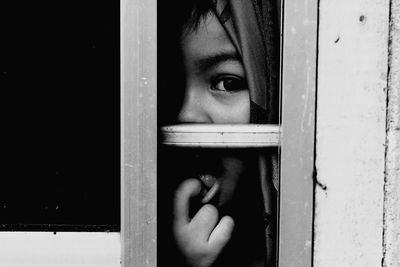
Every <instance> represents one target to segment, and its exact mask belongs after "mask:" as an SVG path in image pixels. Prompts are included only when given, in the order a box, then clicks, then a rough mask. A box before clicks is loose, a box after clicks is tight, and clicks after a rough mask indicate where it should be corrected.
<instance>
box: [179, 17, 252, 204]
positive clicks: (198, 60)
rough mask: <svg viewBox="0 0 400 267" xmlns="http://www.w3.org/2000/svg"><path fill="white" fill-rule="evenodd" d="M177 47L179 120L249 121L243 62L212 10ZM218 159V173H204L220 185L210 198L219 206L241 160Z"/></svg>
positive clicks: (226, 196)
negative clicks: (181, 87)
mask: <svg viewBox="0 0 400 267" xmlns="http://www.w3.org/2000/svg"><path fill="white" fill-rule="evenodd" d="M181 48H182V54H183V64H184V69H185V77H186V87H185V97H184V102H183V106H182V109H181V110H180V113H179V116H178V119H179V121H180V122H186V123H218V124H224V123H231V124H238V123H249V122H250V99H249V90H248V88H247V81H246V77H245V72H244V68H243V64H242V62H241V59H240V57H239V55H238V54H237V52H236V49H235V47H234V46H233V44H232V43H231V41H230V39H229V37H228V35H227V34H226V32H225V30H224V28H223V27H222V26H221V24H220V22H219V20H218V19H217V18H216V17H215V15H214V14H213V13H212V12H210V13H209V14H208V15H207V16H205V17H204V18H203V19H202V20H201V21H200V24H199V26H198V27H197V28H196V29H195V30H193V31H190V32H186V33H183V34H182V37H181ZM219 160H220V163H219V165H221V166H222V169H223V171H222V173H221V174H213V173H212V172H211V173H209V172H208V171H207V170H205V173H204V174H206V175H212V176H214V175H216V176H217V177H215V178H216V179H217V180H218V183H219V184H220V187H219V190H218V194H213V195H218V197H217V199H215V198H214V200H213V201H214V202H216V204H217V205H218V206H223V205H225V204H227V203H229V202H230V201H231V200H232V198H233V195H234V193H235V191H236V190H235V189H236V185H237V183H238V180H239V177H240V176H241V174H242V173H243V162H242V161H241V160H240V159H238V158H236V157H223V158H220V159H219ZM206 169H207V168H206ZM203 177H204V176H203ZM209 192H213V190H210V191H209ZM210 194H211V193H210ZM210 194H209V195H210ZM211 198H212V197H211Z"/></svg>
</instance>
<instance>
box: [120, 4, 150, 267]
mask: <svg viewBox="0 0 400 267" xmlns="http://www.w3.org/2000/svg"><path fill="white" fill-rule="evenodd" d="M156 41H157V40H156V0H146V1H140V0H122V1H121V135H122V136H121V163H122V166H121V177H122V182H121V184H122V189H121V190H122V194H121V195H122V199H121V201H122V218H121V232H122V266H125V267H136V266H156V264H157V260H156V221H157V218H156V203H157V199H156V174H157V173H156V159H157V120H156V119H157V117H156V107H157V103H156V102H157V101H156V93H157V90H156V89H157V84H156V78H157V77H156V73H157V72H156V71H157V68H156V62H157V61H156V57H157V53H156Z"/></svg>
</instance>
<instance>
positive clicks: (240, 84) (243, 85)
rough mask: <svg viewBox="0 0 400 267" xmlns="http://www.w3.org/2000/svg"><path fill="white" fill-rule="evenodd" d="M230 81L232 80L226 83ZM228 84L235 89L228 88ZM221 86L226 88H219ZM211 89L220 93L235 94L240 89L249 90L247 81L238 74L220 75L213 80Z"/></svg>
mask: <svg viewBox="0 0 400 267" xmlns="http://www.w3.org/2000/svg"><path fill="white" fill-rule="evenodd" d="M228 81H230V84H224V83H226V82H228ZM228 85H230V86H232V87H234V88H233V89H228V88H226V86H228ZM219 86H223V87H224V89H219V88H218V87H219ZM210 89H211V90H212V91H215V92H218V93H229V94H233V93H236V92H239V91H243V90H247V81H246V80H245V79H243V78H241V77H237V76H219V77H217V78H216V79H214V80H213V81H212V82H211V88H210Z"/></svg>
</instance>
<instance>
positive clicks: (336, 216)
mask: <svg viewBox="0 0 400 267" xmlns="http://www.w3.org/2000/svg"><path fill="white" fill-rule="evenodd" d="M389 2H390V1H386V0H351V1H348V0H336V1H329V0H320V20H319V21H320V23H319V46H318V48H319V61H318V98H317V104H318V105H317V146H316V167H317V180H318V185H317V186H316V192H315V193H316V195H315V207H316V209H315V246H314V248H315V250H314V266H316V267H318V266H323V267H327V266H381V261H382V257H383V253H382V252H383V249H382V232H383V231H382V229H383V196H384V194H383V192H384V191H383V186H384V171H385V163H384V162H385V141H386V94H387V77H388V76H387V75H388V65H387V64H388V29H389V27H388V22H389Z"/></svg>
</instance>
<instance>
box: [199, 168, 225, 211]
mask: <svg viewBox="0 0 400 267" xmlns="http://www.w3.org/2000/svg"><path fill="white" fill-rule="evenodd" d="M199 180H200V181H201V182H202V184H203V186H204V187H205V189H204V196H203V198H202V200H201V203H203V204H206V203H208V202H210V201H211V200H212V199H213V197H214V196H215V195H216V194H217V193H218V191H219V187H220V182H219V181H218V179H217V178H216V177H215V176H214V175H211V174H203V175H200V176H199Z"/></svg>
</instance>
